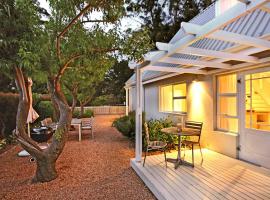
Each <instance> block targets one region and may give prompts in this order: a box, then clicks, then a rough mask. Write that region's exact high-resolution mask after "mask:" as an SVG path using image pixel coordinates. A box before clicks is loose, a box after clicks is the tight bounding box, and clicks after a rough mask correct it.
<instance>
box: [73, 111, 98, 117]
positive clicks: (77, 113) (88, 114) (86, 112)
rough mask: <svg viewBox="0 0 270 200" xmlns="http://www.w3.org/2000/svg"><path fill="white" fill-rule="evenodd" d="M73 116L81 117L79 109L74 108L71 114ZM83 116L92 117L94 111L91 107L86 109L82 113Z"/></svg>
mask: <svg viewBox="0 0 270 200" xmlns="http://www.w3.org/2000/svg"><path fill="white" fill-rule="evenodd" d="M72 117H73V118H81V113H80V111H79V110H74V112H73V114H72ZM82 117H83V118H90V117H94V111H93V110H91V109H86V110H85V111H84V113H83V116H82Z"/></svg>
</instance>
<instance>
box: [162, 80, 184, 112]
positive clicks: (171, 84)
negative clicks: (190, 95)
mask: <svg viewBox="0 0 270 200" xmlns="http://www.w3.org/2000/svg"><path fill="white" fill-rule="evenodd" d="M181 84H185V87H186V96H177V97H175V96H174V86H175V85H181ZM166 86H171V89H172V111H164V110H161V107H162V102H161V99H162V98H161V89H162V87H166ZM187 92H188V91H187V83H186V82H177V83H169V84H164V85H160V86H159V109H158V110H159V112H162V113H174V114H187ZM177 99H184V100H186V112H181V111H174V100H177Z"/></svg>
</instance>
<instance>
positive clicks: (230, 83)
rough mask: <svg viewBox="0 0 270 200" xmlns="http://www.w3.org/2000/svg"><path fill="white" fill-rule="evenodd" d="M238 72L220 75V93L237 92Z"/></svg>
mask: <svg viewBox="0 0 270 200" xmlns="http://www.w3.org/2000/svg"><path fill="white" fill-rule="evenodd" d="M236 82H237V81H236V74H230V75H225V76H219V77H218V86H219V87H218V93H220V94H221V93H236V88H237V87H236V85H237V84H236Z"/></svg>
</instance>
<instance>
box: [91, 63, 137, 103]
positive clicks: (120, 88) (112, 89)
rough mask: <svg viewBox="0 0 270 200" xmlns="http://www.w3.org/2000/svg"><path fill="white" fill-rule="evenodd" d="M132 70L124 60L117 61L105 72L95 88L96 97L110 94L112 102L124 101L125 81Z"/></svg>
mask: <svg viewBox="0 0 270 200" xmlns="http://www.w3.org/2000/svg"><path fill="white" fill-rule="evenodd" d="M132 74H133V70H131V69H130V68H129V67H128V62H127V61H126V60H122V61H117V62H116V63H115V64H114V65H113V66H112V67H111V68H110V69H109V70H108V71H107V73H106V75H105V77H104V80H103V81H102V82H101V83H100V84H99V86H98V88H97V93H96V97H99V96H104V95H112V96H113V100H114V101H113V102H108V103H114V104H121V103H123V102H124V101H125V95H126V94H125V89H124V86H125V82H126V81H127V80H128V79H129V78H130V77H131V75H132Z"/></svg>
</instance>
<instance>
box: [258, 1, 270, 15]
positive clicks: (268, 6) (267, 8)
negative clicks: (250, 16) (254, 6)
mask: <svg viewBox="0 0 270 200" xmlns="http://www.w3.org/2000/svg"><path fill="white" fill-rule="evenodd" d="M260 9H261V10H263V11H265V12H268V13H270V3H267V4H265V5H264V6H262V7H261V8H260Z"/></svg>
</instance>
